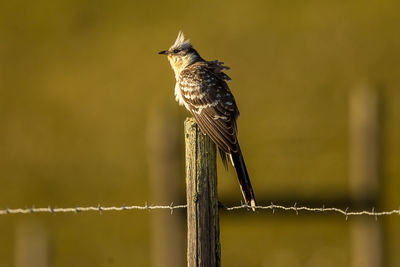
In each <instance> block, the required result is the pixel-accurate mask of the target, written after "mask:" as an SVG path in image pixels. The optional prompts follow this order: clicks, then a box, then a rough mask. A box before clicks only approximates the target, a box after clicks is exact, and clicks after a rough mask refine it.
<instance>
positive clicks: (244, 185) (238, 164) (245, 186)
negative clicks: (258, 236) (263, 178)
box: [231, 148, 256, 211]
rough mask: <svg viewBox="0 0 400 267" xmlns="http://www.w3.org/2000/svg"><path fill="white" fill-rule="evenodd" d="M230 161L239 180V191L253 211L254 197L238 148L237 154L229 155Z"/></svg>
mask: <svg viewBox="0 0 400 267" xmlns="http://www.w3.org/2000/svg"><path fill="white" fill-rule="evenodd" d="M231 159H232V163H233V164H234V167H235V169H236V174H237V177H238V180H239V184H240V190H241V191H242V194H243V198H244V200H245V201H246V203H247V204H248V205H250V206H251V207H252V210H253V211H255V206H256V199H255V197H254V192H253V187H252V186H251V182H250V178H249V174H248V173H247V169H246V164H245V163H244V159H243V156H242V152H241V151H240V148H239V151H238V152H237V153H232V154H231Z"/></svg>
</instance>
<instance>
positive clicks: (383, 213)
mask: <svg viewBox="0 0 400 267" xmlns="http://www.w3.org/2000/svg"><path fill="white" fill-rule="evenodd" d="M186 207H187V205H186V204H182V205H174V204H173V203H171V204H170V205H147V203H146V204H145V205H144V206H101V205H98V206H88V207H74V208H52V207H50V206H49V207H47V208H35V207H32V208H16V209H9V208H6V209H0V215H9V214H33V213H54V214H55V213H80V212H89V211H95V212H99V213H102V212H106V211H129V210H149V211H150V210H169V211H170V212H171V214H172V213H173V211H174V210H176V209H186ZM251 208H252V207H250V206H249V205H247V204H241V205H238V206H232V207H223V208H222V209H223V210H226V211H237V210H249V211H250V210H251ZM255 209H256V211H259V212H260V211H265V210H271V211H272V213H275V211H277V210H280V211H285V212H286V211H289V212H295V214H296V215H299V212H301V211H305V212H313V213H320V214H326V213H337V214H341V215H344V216H345V218H346V220H347V219H348V217H349V216H363V215H364V216H374V217H375V219H377V218H378V216H389V215H400V207H399V209H397V210H390V211H375V208H372V209H371V211H368V210H362V211H349V208H346V209H340V208H332V207H328V208H326V207H325V206H322V208H311V207H305V206H299V207H298V206H297V204H296V203H295V204H294V205H293V206H281V205H275V204H273V203H271V204H270V205H267V206H256V207H255Z"/></svg>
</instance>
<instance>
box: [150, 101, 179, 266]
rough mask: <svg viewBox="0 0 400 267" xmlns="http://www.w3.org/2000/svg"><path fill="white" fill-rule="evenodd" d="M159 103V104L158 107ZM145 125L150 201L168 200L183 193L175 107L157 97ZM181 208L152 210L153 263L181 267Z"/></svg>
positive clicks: (172, 199)
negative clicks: (175, 209) (157, 99)
mask: <svg viewBox="0 0 400 267" xmlns="http://www.w3.org/2000/svg"><path fill="white" fill-rule="evenodd" d="M160 106H161V107H160ZM149 114H150V115H149V118H148V126H147V133H146V138H147V148H148V150H147V151H148V156H147V158H148V166H149V169H148V172H149V181H150V191H151V201H154V203H164V204H170V203H171V202H172V201H175V203H176V202H178V203H179V202H180V197H183V194H182V193H183V185H182V186H180V185H181V183H182V182H183V173H181V172H180V169H181V168H180V166H181V163H180V162H181V157H180V153H179V147H180V146H179V144H180V140H179V137H180V136H181V135H180V134H179V128H180V127H179V121H178V118H177V117H178V116H177V115H176V114H175V113H174V110H173V109H171V108H169V107H168V106H167V105H165V104H162V102H161V103H160V101H158V102H157V103H155V104H154V105H152V108H151V110H150V112H149ZM184 227H185V225H184V216H183V211H180V210H177V211H174V214H173V216H171V214H170V212H169V211H159V212H153V213H152V214H151V234H152V236H151V247H152V249H151V251H152V254H151V259H152V266H154V267H182V266H184V264H185V253H184V250H185V245H184V240H185V238H184V234H183V231H182V229H183V228H184Z"/></svg>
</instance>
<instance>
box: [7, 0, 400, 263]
mask: <svg viewBox="0 0 400 267" xmlns="http://www.w3.org/2000/svg"><path fill="white" fill-rule="evenodd" d="M399 12H400V3H399V2H398V1H395V0H384V1H377V0H376V1H311V0H310V1H291V2H286V1H248V2H246V3H245V2H243V1H218V2H214V1H200V2H199V1H197V2H194V3H192V2H187V1H176V2H165V1H147V2H146V1H143V2H139V1H130V2H127V1H112V2H109V1H96V2H93V1H66V0H61V1H39V2H31V1H9V2H7V3H2V4H1V8H0V208H6V207H9V208H13V207H25V206H29V207H30V206H32V205H35V206H36V207H42V206H44V207H47V206H48V205H51V206H57V207H70V206H71V207H74V206H88V205H94V206H96V205H97V204H99V203H101V204H102V205H123V204H127V205H128V204H139V205H143V204H144V203H145V201H147V202H149V203H152V199H151V195H150V192H149V181H148V165H147V161H146V158H147V146H146V129H147V128H148V123H149V120H148V118H149V116H148V114H149V112H150V111H151V110H152V108H153V107H154V105H155V103H163V105H165V106H167V107H168V109H170V110H174V111H175V112H177V113H178V114H179V115H178V116H179V119H180V120H181V122H182V124H181V125H182V129H183V120H184V117H185V116H187V115H188V114H187V113H186V111H184V109H183V108H182V107H178V106H177V104H176V103H175V101H174V95H173V88H174V76H173V73H172V70H171V69H170V67H169V63H168V62H167V61H166V59H165V58H164V57H161V56H159V55H158V54H157V52H158V51H160V50H164V49H166V48H168V47H169V46H170V45H171V44H172V43H173V42H174V40H175V38H176V35H177V33H178V31H179V30H183V31H184V33H185V34H186V35H187V37H188V38H189V39H190V40H191V41H192V43H193V45H194V47H195V48H196V49H198V51H199V52H200V54H201V55H202V56H203V57H204V58H206V59H208V60H214V59H219V60H221V61H224V62H225V63H226V64H227V65H228V66H230V67H231V70H230V71H229V76H230V77H231V78H232V79H233V81H232V82H231V83H230V86H231V89H232V91H233V93H234V95H235V97H236V100H237V102H238V106H239V108H240V111H241V117H240V118H239V121H238V123H239V139H240V142H241V147H242V149H243V152H244V155H245V158H246V162H247V165H248V169H249V172H250V175H251V179H252V181H253V186H254V188H255V191H256V194H257V196H260V197H259V198H261V199H263V200H265V201H275V200H276V199H281V196H285V197H288V196H290V198H291V199H298V200H299V201H301V200H302V199H310V198H312V199H322V200H323V199H329V198H331V197H333V198H340V197H346V196H347V195H348V193H349V189H348V172H349V163H348V162H349V155H348V154H349V141H348V135H349V129H348V97H349V92H350V90H351V89H354V88H355V87H357V86H358V85H359V84H367V85H368V86H370V87H372V88H376V89H377V90H378V92H379V95H380V98H381V111H382V118H381V137H382V142H381V145H382V147H381V165H380V166H381V169H380V171H379V173H380V180H381V181H382V183H381V185H382V188H381V189H380V190H381V192H382V198H381V199H380V207H379V208H380V209H394V208H397V207H398V205H399V203H400V190H399V188H400V179H399V178H400V169H399V162H400V150H399V147H400V123H399V118H400V107H399V104H400V91H399V88H400V75H399V73H400V49H399V48H400V16H399ZM182 140H183V138H182ZM181 150H182V151H183V143H182V148H181ZM219 163H220V162H219ZM220 165H221V164H220ZM220 167H221V166H220ZM180 183H182V184H184V178H183V177H182V180H181V181H180ZM219 188H220V191H219V194H220V199H221V201H222V202H224V200H232V199H234V200H236V201H237V203H239V202H240V200H241V194H240V192H239V190H238V185H237V182H236V178H235V174H234V172H233V171H232V169H231V170H230V171H229V172H225V171H224V170H223V168H220V171H219ZM181 200H182V199H181V196H177V198H176V199H171V202H172V201H174V203H179V201H181ZM165 204H169V203H165ZM261 204H267V205H268V204H269V202H267V203H261ZM322 204H324V203H321V205H322ZM150 216H151V213H148V212H126V213H118V214H117V213H104V214H103V215H101V216H99V215H98V214H89V213H87V214H79V215H77V216H74V215H71V214H69V215H68V214H66V215H56V216H52V215H32V216H30V215H29V216H27V215H15V216H14V215H13V216H2V217H0V236H1V238H0V266H13V265H14V263H15V260H14V258H15V257H14V247H15V241H14V238H15V230H16V229H17V227H18V225H20V224H23V223H24V222H26V221H36V222H40V223H41V224H43V225H45V227H46V229H47V231H48V234H49V236H50V237H51V244H52V250H51V262H52V264H53V266H60V267H61V266H113V265H114V266H149V265H150V264H151V257H152V253H151V252H152V251H151V248H150V226H149V220H150ZM384 225H385V227H386V228H385V257H386V261H385V262H386V266H400V256H399V254H398V253H397V251H399V249H400V239H399V238H398V237H399V236H400V230H399V229H400V227H399V226H400V222H399V219H398V218H397V217H393V216H392V217H390V218H386V219H384ZM348 228H349V222H346V221H345V220H344V219H343V218H342V217H335V216H333V217H328V216H324V217H312V216H305V217H300V216H299V217H293V216H284V215H282V216H275V217H273V216H266V215H264V214H255V215H254V216H253V215H249V216H242V215H239V216H234V215H232V214H230V213H224V214H222V216H221V242H222V262H223V264H224V265H225V266H244V265H246V266H310V267H311V266H349V263H350V262H351V250H350V245H349V233H348V231H349V229H348ZM182 231H185V229H182ZM396 237H397V238H396ZM305 244H307V246H305Z"/></svg>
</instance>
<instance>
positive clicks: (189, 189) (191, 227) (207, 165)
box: [185, 118, 221, 267]
mask: <svg viewBox="0 0 400 267" xmlns="http://www.w3.org/2000/svg"><path fill="white" fill-rule="evenodd" d="M185 143H186V198H187V226H188V234H187V238H188V240H187V261H188V266H190V267H192V266H196V267H199V266H221V249H220V243H219V217H218V198H217V166H216V148H215V145H214V143H213V142H212V141H211V139H210V138H209V137H208V136H205V135H204V134H202V132H201V131H200V129H199V127H198V126H197V124H196V122H195V120H194V119H193V118H190V119H186V121H185Z"/></svg>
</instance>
